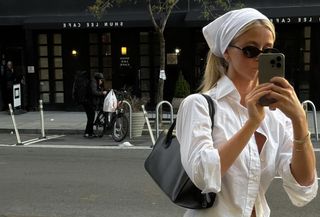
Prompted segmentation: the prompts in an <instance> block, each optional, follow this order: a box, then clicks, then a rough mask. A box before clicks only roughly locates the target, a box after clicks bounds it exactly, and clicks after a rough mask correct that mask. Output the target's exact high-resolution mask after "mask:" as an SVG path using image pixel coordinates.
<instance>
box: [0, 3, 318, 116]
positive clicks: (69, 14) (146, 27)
mask: <svg viewBox="0 0 320 217" xmlns="http://www.w3.org/2000/svg"><path fill="white" fill-rule="evenodd" d="M90 3H92V1H89V0H82V1H79V0H69V1H62V0H56V1H41V0H30V1H22V0H20V1H7V2H1V3H0V29H1V34H0V56H1V60H2V61H1V75H3V71H4V68H5V63H6V62H7V61H9V60H11V61H13V63H14V66H15V69H16V70H17V71H19V72H20V73H22V74H23V75H24V83H23V84H22V107H23V108H25V109H27V110H33V109H37V107H38V100H39V99H42V100H43V102H44V103H45V109H55V110H76V109H78V107H77V106H76V105H75V104H74V102H73V101H72V95H71V93H72V83H73V80H74V76H75V74H76V72H77V71H78V70H88V71H90V72H91V73H94V72H97V71H100V72H103V73H104V75H105V79H106V80H105V85H106V87H107V88H115V89H120V88H122V87H124V86H126V87H131V88H132V89H133V91H134V93H136V94H138V95H144V96H149V97H150V98H151V104H150V106H151V107H152V106H154V103H155V100H154V99H155V94H156V90H157V88H156V84H157V80H158V73H159V43H158V37H157V35H156V34H155V32H154V28H153V25H152V23H151V20H150V16H149V14H148V13H147V10H146V9H145V8H146V7H145V5H144V2H143V3H141V4H140V5H139V4H138V5H131V6H128V7H122V8H114V9H112V10H111V11H110V13H107V14H106V15H105V16H104V17H102V19H100V20H97V19H96V18H95V17H93V16H92V15H90V14H89V13H88V12H87V6H88V5H89V4H90ZM245 4H246V6H250V7H255V8H257V9H259V10H261V11H262V12H263V13H265V14H266V15H267V16H268V17H270V18H271V19H272V20H273V22H274V23H275V25H276V30H277V42H276V45H275V47H277V48H278V49H280V50H281V51H282V52H283V53H284V54H285V55H286V77H287V79H288V80H289V81H290V82H291V83H292V84H293V85H294V87H295V89H296V91H297V93H298V95H299V98H300V99H301V101H303V100H306V99H309V100H311V101H313V102H314V103H315V105H316V107H317V108H319V106H320V97H318V96H317V93H319V92H320V85H319V80H320V79H319V70H320V66H319V62H320V55H317V53H318V50H319V49H320V42H319V40H318V39H319V38H320V10H319V9H320V3H316V1H308V3H303V2H302V1H289V0H288V1H268V3H265V1H246V2H245ZM208 22H209V21H207V20H204V19H203V18H201V11H200V9H199V5H197V4H196V3H194V2H193V1H191V0H190V1H180V4H179V5H178V7H177V9H176V10H175V11H174V12H173V14H172V15H171V16H170V19H169V22H168V25H167V28H166V31H165V37H166V53H167V60H166V61H167V62H166V63H167V65H166V76H167V79H166V81H165V88H164V98H165V99H166V100H169V101H170V100H171V99H172V97H173V96H172V94H173V89H174V85H175V81H176V79H177V76H178V71H179V70H182V71H183V74H184V76H185V78H186V79H187V80H188V81H189V83H190V85H191V88H192V90H193V91H196V89H197V86H198V84H199V82H200V80H201V76H202V73H203V66H204V61H205V58H206V54H207V51H208V48H207V46H206V43H205V41H204V39H203V37H202V34H201V28H202V27H203V26H204V25H206V24H207V23H208ZM121 48H126V51H127V52H126V54H124V53H121ZM176 48H179V49H180V50H181V52H180V53H179V55H175V49H176ZM1 81H3V78H2V77H1ZM0 93H2V95H5V90H4V89H3V84H2V82H1V91H0ZM2 98H3V97H2ZM0 99H1V94H0ZM0 107H3V100H0Z"/></svg>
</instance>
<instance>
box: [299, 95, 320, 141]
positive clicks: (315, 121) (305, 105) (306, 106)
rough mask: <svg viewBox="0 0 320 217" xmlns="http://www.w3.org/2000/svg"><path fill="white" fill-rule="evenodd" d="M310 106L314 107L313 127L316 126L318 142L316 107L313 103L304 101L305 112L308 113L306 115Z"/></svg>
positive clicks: (317, 139)
mask: <svg viewBox="0 0 320 217" xmlns="http://www.w3.org/2000/svg"><path fill="white" fill-rule="evenodd" d="M308 104H309V105H311V107H312V114H313V125H314V130H315V134H316V141H319V136H318V124H317V112H316V107H315V105H314V104H313V102H311V101H310V100H305V101H303V102H302V106H303V108H304V110H305V111H306V113H307V111H308Z"/></svg>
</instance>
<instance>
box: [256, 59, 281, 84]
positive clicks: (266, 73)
mask: <svg viewBox="0 0 320 217" xmlns="http://www.w3.org/2000/svg"><path fill="white" fill-rule="evenodd" d="M284 73H285V56H284V54H282V53H264V54H261V55H260V56H259V82H260V84H262V83H266V82H269V81H270V79H271V78H273V77H276V76H278V77H284Z"/></svg>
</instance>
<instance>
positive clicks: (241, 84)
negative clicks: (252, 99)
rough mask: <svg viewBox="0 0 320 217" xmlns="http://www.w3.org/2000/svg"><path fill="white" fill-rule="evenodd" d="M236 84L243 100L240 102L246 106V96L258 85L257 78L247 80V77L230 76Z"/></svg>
mask: <svg viewBox="0 0 320 217" xmlns="http://www.w3.org/2000/svg"><path fill="white" fill-rule="evenodd" d="M230 79H231V80H232V82H233V84H234V86H235V87H236V88H237V90H238V92H239V94H240V97H241V100H240V103H241V105H243V106H245V107H246V104H245V98H246V96H247V94H248V93H250V91H251V90H252V89H253V88H254V87H256V86H257V84H258V82H257V80H256V79H254V80H246V79H241V78H236V79H234V78H230Z"/></svg>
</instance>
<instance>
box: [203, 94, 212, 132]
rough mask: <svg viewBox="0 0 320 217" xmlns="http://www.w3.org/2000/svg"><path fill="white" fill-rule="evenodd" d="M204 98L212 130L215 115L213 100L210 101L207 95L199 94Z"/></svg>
mask: <svg viewBox="0 0 320 217" xmlns="http://www.w3.org/2000/svg"><path fill="white" fill-rule="evenodd" d="M201 95H202V96H203V97H204V98H206V100H207V102H208V107H209V115H210V118H211V123H212V124H211V129H213V126H214V114H215V110H214V105H213V100H212V99H211V97H210V96H209V95H207V94H203V93H202V94H201Z"/></svg>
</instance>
